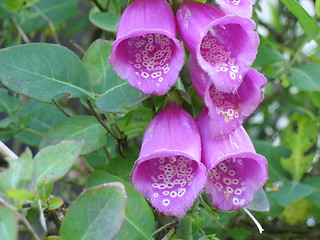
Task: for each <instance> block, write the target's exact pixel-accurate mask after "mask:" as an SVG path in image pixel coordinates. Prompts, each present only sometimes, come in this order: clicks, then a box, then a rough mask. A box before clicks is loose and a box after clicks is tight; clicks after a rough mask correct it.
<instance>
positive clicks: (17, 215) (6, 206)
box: [0, 197, 41, 240]
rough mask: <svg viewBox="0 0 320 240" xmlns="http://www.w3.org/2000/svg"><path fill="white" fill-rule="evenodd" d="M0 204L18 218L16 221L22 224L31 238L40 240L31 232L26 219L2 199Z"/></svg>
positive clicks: (31, 229)
mask: <svg viewBox="0 0 320 240" xmlns="http://www.w3.org/2000/svg"><path fill="white" fill-rule="evenodd" d="M0 204H1V205H2V206H4V207H5V208H7V209H9V210H11V211H12V212H13V213H14V215H15V216H16V217H17V218H18V220H19V221H20V222H22V223H23V225H24V226H25V227H26V229H27V230H28V232H29V233H30V234H31V236H32V238H33V239H35V240H41V239H40V238H39V236H38V235H37V233H36V232H35V231H34V230H33V228H32V226H31V225H30V223H29V222H28V220H27V219H26V217H25V216H24V215H23V214H21V213H20V212H18V211H17V210H16V209H15V208H14V207H13V206H11V205H10V204H9V203H7V202H6V201H5V200H4V199H2V198H1V197H0Z"/></svg>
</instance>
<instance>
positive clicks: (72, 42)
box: [69, 39, 86, 55]
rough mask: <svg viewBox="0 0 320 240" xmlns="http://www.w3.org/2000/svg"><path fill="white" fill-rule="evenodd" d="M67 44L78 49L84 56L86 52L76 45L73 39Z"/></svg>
mask: <svg viewBox="0 0 320 240" xmlns="http://www.w3.org/2000/svg"><path fill="white" fill-rule="evenodd" d="M69 43H71V44H72V45H73V46H74V47H75V48H76V49H78V50H79V51H80V52H81V54H82V55H84V54H85V53H86V51H85V50H84V49H83V48H82V47H81V46H80V45H79V44H78V43H76V42H75V41H74V40H73V39H70V40H69Z"/></svg>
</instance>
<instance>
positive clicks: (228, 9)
mask: <svg viewBox="0 0 320 240" xmlns="http://www.w3.org/2000/svg"><path fill="white" fill-rule="evenodd" d="M255 1H256V0H216V2H217V3H218V4H219V5H220V8H221V9H222V11H224V12H225V13H226V14H234V15H239V16H241V17H246V18H250V17H251V15H252V5H253V4H254V3H255Z"/></svg>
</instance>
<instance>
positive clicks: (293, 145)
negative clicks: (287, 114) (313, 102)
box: [280, 114, 318, 181]
mask: <svg viewBox="0 0 320 240" xmlns="http://www.w3.org/2000/svg"><path fill="white" fill-rule="evenodd" d="M280 138H281V143H282V144H283V146H284V147H285V148H287V149H289V150H291V151H292V153H291V155H290V157H289V158H281V164H282V166H283V168H284V169H285V170H286V171H288V172H289V173H290V174H291V175H292V177H293V179H294V180H296V181H299V180H300V178H301V177H302V176H303V175H304V174H305V172H306V171H307V170H308V168H309V167H310V166H311V164H312V160H313V158H314V156H315V152H316V149H317V139H318V137H317V126H316V125H315V123H314V122H313V121H311V120H310V119H309V118H308V117H306V116H304V115H301V114H293V115H292V117H291V119H290V123H289V125H288V126H287V128H286V129H285V130H284V131H283V132H282V133H281V135H280Z"/></svg>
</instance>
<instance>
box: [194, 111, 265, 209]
mask: <svg viewBox="0 0 320 240" xmlns="http://www.w3.org/2000/svg"><path fill="white" fill-rule="evenodd" d="M197 122H198V126H199V129H200V135H201V144H202V158H201V159H202V161H203V163H204V164H205V165H206V167H207V170H208V172H207V177H208V181H207V184H206V187H205V192H206V194H207V195H208V197H209V199H210V201H211V203H212V205H213V206H214V207H215V208H217V209H220V210H224V211H232V210H236V209H239V208H242V207H244V206H246V205H247V204H249V203H250V202H251V201H252V200H253V197H254V195H255V193H256V192H258V191H259V190H260V189H261V188H262V186H263V185H264V184H265V183H266V181H267V179H268V170H267V161H266V159H265V158H264V157H263V156H261V155H259V154H257V153H256V152H255V149H254V146H253V144H252V142H251V140H250V137H249V136H248V134H247V133H246V131H245V130H244V128H243V127H240V128H238V129H236V130H235V131H234V132H232V133H230V134H229V135H226V136H222V137H214V136H212V134H210V131H208V127H209V116H208V111H207V109H204V110H203V111H202V112H201V114H200V116H199V117H198V120H197Z"/></svg>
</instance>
